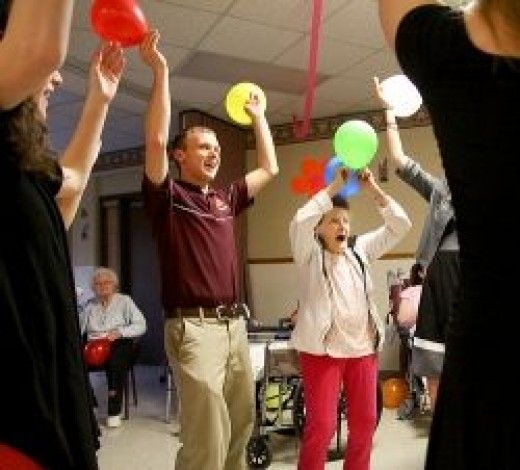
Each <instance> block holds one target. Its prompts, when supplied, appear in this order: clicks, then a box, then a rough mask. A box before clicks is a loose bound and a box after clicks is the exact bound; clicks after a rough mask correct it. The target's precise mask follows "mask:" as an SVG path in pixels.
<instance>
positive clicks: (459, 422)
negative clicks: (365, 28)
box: [379, 0, 520, 470]
mask: <svg viewBox="0 0 520 470" xmlns="http://www.w3.org/2000/svg"><path fill="white" fill-rule="evenodd" d="M459 3H460V2H459ZM379 8H380V17H381V23H382V26H383V30H384V32H385V35H386V37H387V40H388V42H389V43H390V45H391V46H393V47H394V48H395V51H396V54H397V57H398V59H399V61H400V64H401V67H402V69H403V71H404V72H405V73H406V74H407V75H408V76H409V77H410V79H411V80H412V81H413V82H414V83H415V84H416V85H417V87H418V88H419V90H420V92H421V94H422V96H423V99H424V102H425V104H426V106H427V108H428V111H429V112H430V115H431V119H432V124H433V129H434V133H435V137H436V139H437V142H438V145H439V150H440V154H441V157H442V162H443V166H444V171H445V174H446V177H447V180H448V184H449V186H450V189H451V193H452V202H453V206H454V209H455V215H456V218H457V230H458V237H459V245H460V269H461V281H460V291H459V295H458V299H457V300H456V305H455V308H454V310H453V313H452V316H451V318H450V319H449V321H448V328H447V333H446V355H445V363H444V369H443V374H442V377H441V382H440V388H439V395H438V401H437V406H436V410H435V415H434V419H433V423H432V429H431V434H430V443H429V448H428V455H427V459H426V468H427V469H428V470H431V469H439V470H440V469H442V470H445V469H449V470H459V469H460V470H462V469H464V470H466V469H486V470H487V469H489V470H492V469H493V470H495V469H500V470H509V469H513V468H517V467H518V463H517V462H516V460H517V459H516V444H517V439H516V436H517V426H518V423H517V415H518V413H515V412H513V411H511V409H507V407H508V406H512V407H514V406H515V405H514V404H511V403H509V404H508V402H507V396H505V395H504V393H503V392H504V389H503V387H502V386H501V384H502V383H503V381H504V378H505V377H506V376H507V374H508V373H510V369H507V370H505V366H504V367H502V364H506V363H508V362H509V361H511V359H512V358H514V357H515V355H516V341H517V336H518V333H517V332H518V328H517V326H518V320H517V316H518V314H517V312H516V311H515V310H514V309H511V308H510V306H509V303H510V301H511V298H512V295H513V293H514V292H515V291H516V290H517V286H516V285H517V283H516V282H515V281H516V279H515V280H513V276H504V272H503V270H504V268H505V264H506V263H507V264H508V265H511V264H512V265H516V263H517V262H518V258H519V255H518V251H517V250H516V249H515V247H516V246H517V245H518V240H517V239H518V236H517V232H516V230H513V229H512V227H511V220H512V217H513V212H514V205H515V201H518V199H519V197H518V196H519V194H518V193H519V190H520V185H519V184H518V182H517V175H516V174H515V172H514V171H511V170H510V168H511V167H512V165H513V162H516V160H517V159H518V129H519V124H520V34H519V31H520V3H519V2H518V1H517V0H479V1H471V2H469V3H468V4H467V5H466V7H465V8H464V9H453V8H450V7H448V6H445V5H439V4H437V3H436V2H432V1H427V0H401V1H399V2H398V1H395V0H379ZM512 210H513V212H512ZM490 227H491V228H492V229H491V230H490ZM512 409H514V408H512Z"/></svg>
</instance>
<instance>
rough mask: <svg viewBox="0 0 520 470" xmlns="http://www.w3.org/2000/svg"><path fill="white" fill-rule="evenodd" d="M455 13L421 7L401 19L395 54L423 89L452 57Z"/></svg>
mask: <svg viewBox="0 0 520 470" xmlns="http://www.w3.org/2000/svg"><path fill="white" fill-rule="evenodd" d="M454 18H455V12H454V11H453V10H452V9H451V8H450V7H446V6H441V5H422V6H419V7H417V8H414V9H413V10H411V11H409V12H408V13H407V14H406V15H405V16H404V18H403V19H402V20H401V23H400V24H399V27H398V28H397V34H396V38H395V51H396V54H397V59H398V60H399V63H400V65H401V68H402V70H403V72H404V73H405V74H406V75H407V76H408V78H410V80H411V81H412V82H414V83H415V85H416V86H417V87H419V88H423V87H425V86H427V85H428V83H430V82H431V80H433V79H434V77H435V75H436V73H438V72H439V71H442V64H443V62H444V59H445V58H446V55H447V54H449V51H450V49H449V45H450V42H451V37H452V31H451V29H452V27H453V26H456V22H455V21H453V20H454Z"/></svg>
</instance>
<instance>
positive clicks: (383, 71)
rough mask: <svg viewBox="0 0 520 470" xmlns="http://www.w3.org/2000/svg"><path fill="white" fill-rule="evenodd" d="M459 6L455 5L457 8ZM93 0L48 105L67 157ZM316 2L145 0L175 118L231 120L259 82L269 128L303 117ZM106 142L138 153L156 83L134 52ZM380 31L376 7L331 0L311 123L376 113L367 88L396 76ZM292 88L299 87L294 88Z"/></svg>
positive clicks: (84, 6) (370, 1) (88, 48)
mask: <svg viewBox="0 0 520 470" xmlns="http://www.w3.org/2000/svg"><path fill="white" fill-rule="evenodd" d="M455 1H456V0H455ZM91 3H92V2H91V1H90V0H80V1H77V2H76V7H75V12H74V26H73V31H72V35H71V42H70V50H69V55H68V58H67V62H66V64H65V66H64V73H63V75H64V85H63V87H62V89H61V91H59V92H58V93H57V94H56V96H54V97H53V99H52V102H51V109H50V111H49V115H50V129H51V136H52V141H53V144H54V146H55V147H56V149H57V150H62V149H63V148H64V147H65V145H66V142H67V141H68V139H69V138H70V136H71V134H72V132H73V127H74V124H75V121H76V119H77V117H78V114H79V112H80V110H81V102H82V100H83V97H84V90H85V85H86V77H87V73H88V61H89V58H90V55H91V53H92V51H93V49H94V48H95V47H96V45H97V42H98V39H97V37H96V36H95V35H94V34H93V33H92V32H91V27H90V20H89V18H90V15H89V12H90V7H91ZM312 4H313V2H312V0H141V1H140V5H141V7H142V9H143V11H144V13H145V15H146V17H147V19H148V21H149V23H150V25H151V26H152V27H157V28H158V29H159V30H160V32H161V49H162V51H163V52H164V54H165V56H166V57H167V58H168V61H169V64H170V71H171V73H170V85H171V90H172V99H173V104H174V108H173V113H178V112H179V111H180V110H182V109H187V108H191V109H192V108H197V109H201V110H204V111H206V112H209V113H211V114H213V115H215V116H218V117H221V118H223V119H228V118H227V115H226V112H225V109H224V107H223V99H224V97H225V94H226V91H227V89H228V88H229V87H230V86H231V85H233V84H234V83H236V82H238V81H244V80H247V81H252V82H256V83H258V85H260V86H261V87H262V88H263V89H264V90H265V92H266V95H267V116H268V119H269V120H270V122H271V123H273V124H277V123H284V122H289V121H291V120H292V118H293V116H294V115H297V116H298V117H299V116H300V114H301V112H302V109H303V103H304V99H305V83H306V74H307V67H308V54H309V40H310V36H309V32H310V31H309V29H310V18H311V14H312ZM127 55H128V65H127V69H126V71H125V78H124V81H123V83H122V86H121V88H120V92H119V94H118V97H117V99H116V100H115V102H114V104H113V106H112V109H111V112H110V115H109V118H108V122H107V125H106V127H105V131H104V135H103V149H102V150H103V151H112V150H117V149H122V148H128V147H134V146H138V145H141V144H142V142H143V132H142V124H141V123H142V116H143V113H144V111H145V109H146V100H147V96H148V90H149V87H150V84H151V75H150V73H149V71H148V69H147V68H146V67H145V66H144V65H143V64H142V63H141V62H140V60H139V56H138V54H137V51H136V50H135V49H129V50H128V51H127ZM398 70H399V68H398V66H397V64H396V61H395V59H394V58H393V56H392V54H391V53H390V52H389V51H388V50H387V49H386V46H385V44H384V42H383V37H382V34H381V32H380V29H379V23H378V18H377V2H376V0H325V1H324V12H323V23H322V30H321V37H320V49H319V56H318V74H319V77H318V86H317V88H316V100H315V105H314V110H313V117H323V116H331V115H335V114H341V113H348V112H356V111H364V110H368V109H374V108H376V107H377V103H376V102H375V100H374V99H373V96H372V87H371V80H372V77H373V75H375V74H378V75H380V76H382V77H386V76H388V75H391V74H393V73H396V72H398ZM291 84H294V86H291Z"/></svg>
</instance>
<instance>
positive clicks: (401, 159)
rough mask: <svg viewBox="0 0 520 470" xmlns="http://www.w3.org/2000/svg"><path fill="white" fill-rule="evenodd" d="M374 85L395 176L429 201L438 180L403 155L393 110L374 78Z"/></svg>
mask: <svg viewBox="0 0 520 470" xmlns="http://www.w3.org/2000/svg"><path fill="white" fill-rule="evenodd" d="M374 84H375V88H376V95H377V97H378V98H379V101H380V102H381V105H382V106H383V109H384V113H385V119H386V141H387V143H388V150H389V154H390V159H391V160H392V161H393V162H394V163H395V165H396V167H397V175H398V176H399V177H400V178H401V179H402V180H403V181H404V182H405V183H407V184H409V185H410V186H411V187H412V188H413V189H415V190H416V191H417V192H418V193H419V194H420V195H421V196H422V197H423V198H424V199H426V200H427V201H429V200H430V196H431V193H432V191H433V189H434V187H435V185H436V184H438V179H437V178H435V177H434V176H432V175H431V174H430V173H428V172H426V171H424V170H423V169H422V168H421V166H420V165H419V164H418V163H417V162H415V161H414V160H412V159H411V158H410V157H408V156H407V155H405V153H404V150H403V143H402V141H401V136H400V134H399V126H398V125H397V121H396V117H395V113H394V110H393V109H392V107H391V106H390V103H389V102H388V101H387V99H386V98H385V96H384V93H383V90H382V87H381V84H380V83H379V79H378V78H377V77H374Z"/></svg>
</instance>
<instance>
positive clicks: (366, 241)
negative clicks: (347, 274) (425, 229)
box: [356, 197, 412, 263]
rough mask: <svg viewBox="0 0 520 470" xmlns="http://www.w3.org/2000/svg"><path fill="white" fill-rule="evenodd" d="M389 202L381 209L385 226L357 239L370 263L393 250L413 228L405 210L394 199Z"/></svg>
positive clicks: (357, 244) (357, 245) (358, 245)
mask: <svg viewBox="0 0 520 470" xmlns="http://www.w3.org/2000/svg"><path fill="white" fill-rule="evenodd" d="M389 200H390V201H389V203H388V205H387V206H386V207H384V208H380V209H379V212H380V213H381V216H382V217H383V219H384V222H385V223H384V225H383V226H381V227H379V228H377V229H376V230H373V231H371V232H368V233H365V234H363V235H360V236H359V237H358V238H357V239H356V247H358V248H359V249H360V250H362V251H363V252H364V254H365V256H366V258H367V261H368V263H372V262H373V261H375V260H376V259H378V258H380V257H381V256H383V255H384V254H385V253H386V252H388V251H389V250H390V249H392V247H394V246H395V245H396V244H397V243H398V242H399V240H401V238H403V237H404V235H405V234H406V233H407V232H408V231H409V230H410V228H411V226H412V223H411V222H410V219H409V218H408V215H407V214H406V212H405V211H404V209H403V208H402V207H401V206H400V205H399V204H398V203H397V202H396V201H394V200H393V199H392V198H390V197H389Z"/></svg>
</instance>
